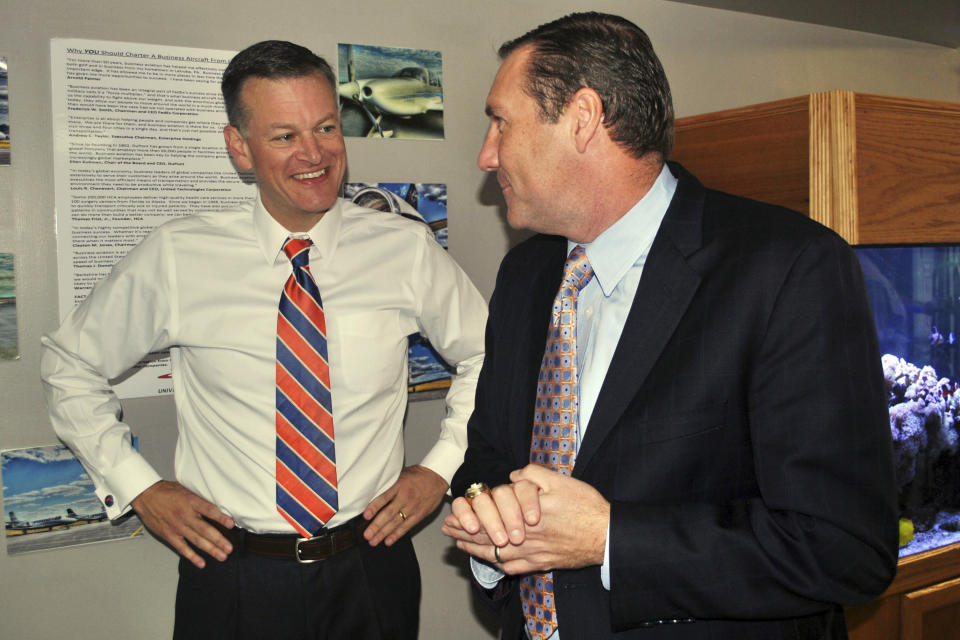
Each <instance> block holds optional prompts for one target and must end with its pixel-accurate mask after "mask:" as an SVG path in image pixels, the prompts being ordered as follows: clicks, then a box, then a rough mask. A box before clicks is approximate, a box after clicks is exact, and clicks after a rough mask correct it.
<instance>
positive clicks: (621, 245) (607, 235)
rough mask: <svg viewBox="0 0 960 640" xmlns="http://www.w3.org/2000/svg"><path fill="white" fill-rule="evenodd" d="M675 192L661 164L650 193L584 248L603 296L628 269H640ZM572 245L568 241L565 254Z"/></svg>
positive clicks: (675, 182)
mask: <svg viewBox="0 0 960 640" xmlns="http://www.w3.org/2000/svg"><path fill="white" fill-rule="evenodd" d="M676 190H677V179H676V178H675V177H674V176H673V174H672V173H670V170H669V169H668V168H667V165H666V164H664V165H663V168H662V169H661V170H660V175H659V176H657V179H656V181H655V182H654V183H653V186H651V187H650V190H649V191H647V193H646V194H644V196H643V197H642V198H640V200H639V201H638V202H637V203H636V204H635V205H633V207H632V208H631V209H630V210H629V211H627V212H626V213H625V214H624V215H623V216H621V217H620V219H619V220H617V221H616V222H614V223H613V224H612V225H610V226H609V227H608V228H607V229H606V230H604V231H603V233H601V234H600V235H599V236H597V237H596V238H595V239H594V241H593V242H590V243H587V244H584V245H583V247H584V248H585V249H586V251H587V260H589V261H590V265H591V266H592V267H593V275H594V278H596V280H597V283H598V284H599V285H600V289H601V290H602V291H603V295H604V296H609V295H610V294H612V293H613V291H614V289H616V288H617V285H618V284H619V283H620V280H622V279H623V276H625V275H626V273H627V271H629V270H630V268H631V267H633V266H634V265H637V266H641V267H642V266H643V263H644V262H645V261H646V257H647V254H648V253H649V252H650V246H651V245H652V244H653V238H654V236H656V235H657V230H658V229H659V228H660V223H661V222H662V221H663V216H664V215H665V214H666V212H667V207H669V206H670V201H671V200H672V199H673V194H674V192H675V191H676ZM575 246H577V243H576V242H571V241H569V240H568V241H567V253H568V254H569V253H570V251H572V250H573V248H574V247H575Z"/></svg>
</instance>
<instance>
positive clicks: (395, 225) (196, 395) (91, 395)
mask: <svg viewBox="0 0 960 640" xmlns="http://www.w3.org/2000/svg"><path fill="white" fill-rule="evenodd" d="M222 87H223V93H224V101H225V103H226V106H227V112H228V116H229V120H230V125H229V126H227V127H226V128H225V129H224V137H225V140H226V144H227V147H228V150H229V152H230V155H231V156H232V158H233V160H234V162H235V163H236V165H237V166H238V167H239V168H240V169H241V170H245V171H250V170H252V171H253V173H254V175H255V176H256V180H257V185H258V188H259V193H258V197H257V198H256V199H254V200H252V201H251V202H249V203H247V204H246V205H245V206H241V207H239V208H237V209H236V210H230V211H222V212H217V213H210V214H201V215H196V216H188V217H184V218H180V219H177V220H173V221H171V222H168V223H166V224H164V225H161V226H160V227H159V228H157V229H156V230H155V231H154V232H152V233H151V234H150V235H149V236H148V237H147V238H146V239H144V240H143V242H142V243H141V244H140V245H138V246H137V247H135V248H134V249H133V250H132V251H131V252H130V253H129V254H128V255H127V256H126V257H125V258H124V259H123V260H121V261H120V262H119V263H118V264H117V265H116V266H115V267H114V269H113V271H112V272H111V274H110V275H109V276H108V277H107V278H106V279H105V280H104V281H102V282H100V283H99V284H98V285H97V286H96V287H95V288H94V290H93V291H92V292H91V294H90V296H89V297H88V298H87V299H86V300H85V301H84V302H83V303H82V304H81V305H80V306H78V307H77V308H76V309H75V310H74V311H73V312H72V313H71V314H70V316H69V317H68V318H67V319H66V320H65V322H64V323H63V325H62V326H61V328H60V329H59V330H57V331H55V332H53V333H51V334H49V335H47V336H44V337H43V339H42V343H43V361H42V377H43V380H44V386H45V389H46V393H47V398H48V402H49V405H50V415H51V419H52V421H53V425H54V428H55V430H56V432H57V434H58V435H59V436H60V438H61V439H62V440H63V441H64V442H66V443H67V444H68V445H69V446H70V447H71V448H72V449H73V451H74V452H75V453H76V454H77V456H78V457H79V458H80V460H81V462H83V464H84V466H85V467H86V469H87V470H88V471H89V473H90V476H91V478H92V479H93V482H94V485H95V486H96V490H97V493H98V495H99V496H100V498H101V499H102V500H103V502H104V504H105V506H106V507H107V510H108V513H109V514H110V516H111V517H116V516H119V515H121V514H122V513H124V512H126V511H127V510H129V509H130V508H132V509H133V510H134V511H136V512H137V514H138V515H139V516H140V518H141V519H142V520H143V522H144V524H145V525H146V526H147V527H148V528H149V529H150V530H151V531H152V532H153V533H154V534H155V535H156V536H158V537H159V538H161V539H162V540H164V541H165V542H166V543H168V544H169V545H170V546H171V547H173V548H174V549H175V550H176V551H177V552H178V553H180V554H181V555H182V558H181V561H180V584H179V587H178V594H177V605H176V623H175V632H174V635H175V637H177V638H214V637H225V638H242V637H249V638H266V637H270V638H314V637H328V636H329V637H347V636H348V635H349V636H352V637H355V638H414V637H416V633H417V623H418V620H417V610H418V606H419V592H420V591H419V587H420V582H419V571H418V569H417V562H416V558H415V556H414V555H413V548H412V545H411V543H410V540H409V536H405V535H404V534H406V533H407V532H408V531H409V530H410V529H411V528H412V527H413V526H415V525H416V524H417V523H418V522H420V521H421V520H422V519H423V518H424V517H425V516H427V515H429V514H430V513H432V512H433V511H434V510H435V509H436V507H437V506H438V505H439V503H440V501H441V499H442V497H443V495H444V493H445V492H446V490H447V488H448V486H449V481H450V479H451V477H452V475H453V472H454V471H455V470H456V468H457V466H458V465H459V464H460V462H461V461H462V458H463V451H464V449H465V446H466V426H465V425H466V420H467V417H468V416H469V415H470V412H471V411H472V408H473V396H474V387H475V385H476V378H477V375H478V371H479V368H480V365H481V363H482V359H483V336H482V333H483V327H484V323H485V321H486V305H485V303H484V301H483V299H482V298H481V296H480V295H479V293H478V292H477V291H476V289H475V288H474V286H473V285H472V284H471V283H470V281H469V279H468V278H467V276H466V275H465V274H464V273H463V272H462V271H461V270H460V269H459V267H458V266H457V265H456V264H455V263H454V261H453V260H452V259H451V258H450V257H449V256H448V255H447V254H446V252H445V251H444V250H443V249H442V247H440V245H439V244H437V243H436V242H435V240H434V239H433V236H432V233H431V232H430V230H429V229H428V228H427V227H426V225H423V224H422V223H418V222H414V221H410V220H407V219H405V218H403V217H401V216H397V215H393V214H389V213H382V212H375V211H373V210H370V209H365V208H361V207H357V206H355V205H352V204H351V203H349V202H347V201H345V200H343V199H341V198H339V197H338V194H339V192H340V186H341V182H342V180H343V176H344V172H345V170H346V163H347V158H346V151H345V147H344V141H343V137H342V134H341V131H340V115H339V110H338V102H337V97H336V96H337V94H336V90H335V87H336V81H335V78H334V76H333V72H332V70H331V69H330V67H329V65H327V63H326V62H325V61H324V60H323V59H322V58H319V57H317V56H316V55H314V54H313V53H312V52H310V51H309V50H307V49H305V48H303V47H300V46H298V45H294V44H291V43H288V42H280V41H267V42H262V43H258V44H256V45H253V46H251V47H249V48H247V49H245V50H244V51H242V52H241V53H239V54H237V56H236V57H235V58H234V59H233V60H232V61H231V63H230V64H229V66H228V67H227V69H226V71H225V72H224V78H223V85H222ZM291 236H294V237H309V239H310V240H311V241H312V243H313V244H312V246H311V247H310V249H309V264H310V269H311V273H312V275H313V277H314V279H315V280H316V284H317V287H318V289H319V291H320V293H321V297H322V301H323V308H324V312H325V316H326V325H327V339H328V343H327V347H328V353H329V369H330V378H331V392H330V393H331V398H332V405H333V422H334V425H335V435H336V438H335V446H336V464H337V483H338V494H339V501H338V502H339V505H338V509H337V512H336V513H335V514H334V515H333V517H332V518H331V519H330V520H329V521H328V522H327V523H326V525H325V526H324V527H323V528H322V529H321V530H320V531H319V532H318V533H317V534H316V536H317V537H316V538H315V539H312V540H310V541H308V542H303V541H298V538H299V537H300V536H299V535H298V534H297V533H296V532H295V529H294V528H293V527H292V526H291V524H290V523H289V522H288V521H287V520H286V519H285V518H284V517H282V516H281V514H280V513H279V512H278V509H277V503H276V478H275V465H276V452H275V446H276V431H275V411H276V405H275V395H276V387H275V376H276V362H277V361H276V331H277V307H278V302H279V299H280V292H281V290H282V289H283V286H284V283H285V282H286V280H287V278H288V277H289V276H290V273H291V263H290V261H289V260H288V258H287V257H286V255H285V254H284V252H283V251H282V250H281V247H282V246H283V244H284V242H285V241H286V240H287V238H288V237H291ZM418 331H419V332H422V333H423V334H425V335H426V336H427V337H428V338H429V339H430V341H431V343H432V344H433V345H434V347H436V349H437V350H438V351H439V352H440V354H441V355H442V356H443V357H444V359H445V360H446V361H447V362H448V363H450V364H451V365H452V366H454V367H455V369H456V372H455V375H454V379H453V382H452V385H451V388H450V390H449V392H448V394H447V398H446V403H447V406H448V410H447V416H446V418H445V419H444V420H443V422H442V424H441V425H440V437H439V439H438V441H437V443H436V445H435V446H434V447H433V448H432V449H431V451H430V452H428V454H427V455H426V457H425V458H424V459H423V460H422V461H421V462H420V464H414V465H412V466H407V467H404V466H403V462H404V460H403V433H402V421H403V416H404V410H405V406H406V392H407V391H406V390H407V372H406V365H407V356H406V353H407V350H406V344H407V343H406V336H408V335H409V334H412V333H416V332H418ZM163 349H170V351H171V356H172V361H173V383H174V397H175V402H176V407H177V422H178V425H177V427H178V429H179V439H178V442H177V450H176V475H177V479H176V481H172V480H164V479H162V478H161V477H160V476H159V475H158V474H157V472H156V471H155V470H154V469H153V468H152V466H151V465H150V464H149V463H148V462H147V461H146V460H145V459H144V458H143V457H142V456H141V455H140V454H139V453H138V452H137V451H136V450H135V449H134V448H133V447H132V446H131V436H130V429H129V427H128V426H127V425H126V424H124V423H123V422H121V408H120V403H119V402H118V400H117V398H116V396H115V395H114V394H113V392H112V391H111V390H110V385H109V383H108V380H109V379H110V378H113V377H115V376H117V375H119V374H121V373H122V372H124V371H125V370H127V369H128V368H129V367H131V366H132V365H133V364H135V363H136V362H137V361H138V360H139V359H140V358H142V357H143V356H145V355H146V354H148V353H151V352H155V351H159V350H163ZM381 542H382V543H383V544H380V543H381ZM211 559H213V560H215V561H214V562H210V560H211ZM301 560H322V562H315V563H312V564H302V563H301V562H299V561H301Z"/></svg>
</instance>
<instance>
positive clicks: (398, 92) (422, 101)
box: [337, 45, 443, 138]
mask: <svg viewBox="0 0 960 640" xmlns="http://www.w3.org/2000/svg"><path fill="white" fill-rule="evenodd" d="M347 56H348V60H347V75H348V76H349V78H348V80H347V82H341V83H340V85H339V87H337V92H338V93H339V94H340V97H341V98H344V99H346V100H352V101H353V102H355V103H357V104H358V105H360V108H362V109H363V112H364V113H366V114H367V118H369V119H370V123H371V125H372V126H371V128H370V131H369V132H368V133H367V135H368V136H372V135H374V132H376V134H378V135H379V136H380V137H381V138H386V137H390V136H392V135H393V132H392V131H389V130H384V129H383V127H382V126H381V124H380V122H381V120H382V119H383V116H384V115H389V116H394V117H400V118H409V117H410V116H417V115H423V114H425V113H427V112H428V111H443V88H442V87H441V86H440V83H439V82H435V81H434V80H432V79H431V78H430V72H429V71H427V70H426V69H424V68H423V67H404V68H403V69H400V70H399V71H397V72H396V73H394V74H393V75H392V76H389V77H375V78H361V79H358V78H357V72H356V69H355V68H354V64H353V45H347ZM370 107H373V109H374V110H375V111H376V112H377V114H378V115H376V116H375V115H374V114H373V113H372V112H371V110H370Z"/></svg>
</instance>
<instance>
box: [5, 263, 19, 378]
mask: <svg viewBox="0 0 960 640" xmlns="http://www.w3.org/2000/svg"><path fill="white" fill-rule="evenodd" d="M19 357H20V350H19V348H18V347H17V288H16V285H15V280H14V277H13V254H12V253H0V360H14V359H16V358H19Z"/></svg>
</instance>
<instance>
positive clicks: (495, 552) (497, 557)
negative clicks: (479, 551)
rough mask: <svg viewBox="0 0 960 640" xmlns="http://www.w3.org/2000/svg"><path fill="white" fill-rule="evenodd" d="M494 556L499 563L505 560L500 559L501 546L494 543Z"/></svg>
mask: <svg viewBox="0 0 960 640" xmlns="http://www.w3.org/2000/svg"><path fill="white" fill-rule="evenodd" d="M493 557H494V558H496V559H497V564H500V563H501V562H503V560H501V559H500V547H498V546H497V545H493Z"/></svg>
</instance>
